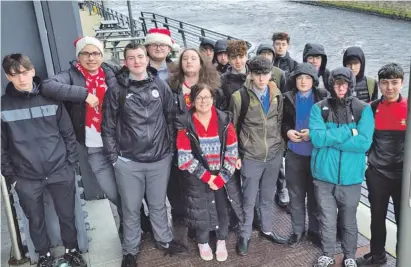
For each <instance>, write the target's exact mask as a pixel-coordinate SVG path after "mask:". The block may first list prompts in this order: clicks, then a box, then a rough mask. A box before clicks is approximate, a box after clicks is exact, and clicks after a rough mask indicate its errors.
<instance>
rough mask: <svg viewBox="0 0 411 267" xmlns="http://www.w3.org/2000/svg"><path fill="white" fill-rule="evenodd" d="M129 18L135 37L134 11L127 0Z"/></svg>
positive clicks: (132, 34) (132, 33)
mask: <svg viewBox="0 0 411 267" xmlns="http://www.w3.org/2000/svg"><path fill="white" fill-rule="evenodd" d="M127 9H128V18H129V19H130V30H131V36H135V30H134V19H133V11H132V10H131V3H130V0H127Z"/></svg>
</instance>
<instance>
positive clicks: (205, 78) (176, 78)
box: [167, 48, 221, 89]
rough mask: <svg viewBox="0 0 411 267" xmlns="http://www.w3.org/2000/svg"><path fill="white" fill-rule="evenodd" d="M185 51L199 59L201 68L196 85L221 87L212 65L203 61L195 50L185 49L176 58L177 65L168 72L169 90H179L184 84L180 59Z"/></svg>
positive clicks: (218, 76) (218, 75)
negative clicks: (194, 54) (190, 52)
mask: <svg viewBox="0 0 411 267" xmlns="http://www.w3.org/2000/svg"><path fill="white" fill-rule="evenodd" d="M187 51H194V52H196V53H197V55H198V56H199V57H200V65H201V68H200V74H199V79H198V83H205V84H207V85H208V86H210V87H211V88H213V89H216V88H219V87H220V85H221V82H220V74H219V73H218V71H217V69H216V68H215V67H214V66H213V65H211V63H210V62H208V61H206V60H205V59H204V56H203V55H202V54H201V53H200V52H199V51H198V49H196V48H186V49H184V50H183V52H181V54H180V56H179V58H178V63H177V64H174V66H173V67H172V68H171V70H170V76H169V78H168V80H167V82H168V85H169V86H170V88H172V89H177V88H181V85H182V84H183V83H184V71H183V67H182V59H183V56H184V53H185V52H187Z"/></svg>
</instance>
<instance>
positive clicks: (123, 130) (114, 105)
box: [101, 68, 174, 163]
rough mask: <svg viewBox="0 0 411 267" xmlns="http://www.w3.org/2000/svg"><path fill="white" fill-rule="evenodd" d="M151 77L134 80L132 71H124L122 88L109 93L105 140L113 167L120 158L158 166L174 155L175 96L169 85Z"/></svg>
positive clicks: (119, 76)
mask: <svg viewBox="0 0 411 267" xmlns="http://www.w3.org/2000/svg"><path fill="white" fill-rule="evenodd" d="M148 74H149V77H148V78H147V79H145V80H143V81H135V80H130V79H129V75H130V72H129V70H128V69H127V68H123V69H122V70H121V71H120V72H119V73H118V74H117V81H118V84H119V86H117V87H114V88H110V89H108V91H107V92H106V95H105V97H104V102H103V121H102V123H101V137H102V139H103V144H104V149H105V151H106V152H107V153H108V154H109V158H110V161H111V162H112V163H114V162H116V161H117V158H118V156H123V157H125V158H128V159H131V160H133V161H136V162H156V161H159V160H161V159H163V158H165V157H166V156H168V155H169V154H170V148H171V144H172V142H174V137H173V136H172V133H170V130H169V126H170V124H171V123H172V121H171V111H172V108H173V95H172V93H171V90H170V87H168V85H167V83H166V82H165V81H163V80H161V79H160V78H158V77H156V76H153V75H152V74H151V73H150V72H149V73H148ZM120 90H123V92H120ZM124 94H125V98H123V99H122V97H121V95H124Z"/></svg>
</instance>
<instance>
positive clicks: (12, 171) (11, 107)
mask: <svg viewBox="0 0 411 267" xmlns="http://www.w3.org/2000/svg"><path fill="white" fill-rule="evenodd" d="M34 83H35V84H36V86H40V89H37V90H35V91H34V92H32V93H28V92H21V91H18V90H17V89H16V88H15V87H14V86H13V84H12V83H9V84H8V85H7V87H6V93H5V95H3V96H2V97H1V112H2V114H1V172H2V174H3V175H4V176H5V177H6V178H7V179H8V180H9V182H10V183H14V182H15V181H16V180H18V179H19V178H20V179H21V178H24V179H46V178H47V177H51V176H53V175H54V174H59V172H60V171H62V170H64V168H65V167H67V164H74V163H76V162H77V161H78V157H77V144H76V138H75V135H74V131H73V126H72V124H71V121H70V118H69V116H68V114H67V111H66V109H65V108H64V105H63V104H62V103H61V102H58V101H55V100H51V99H49V98H46V97H44V96H42V94H41V82H40V79H39V78H37V77H35V78H34Z"/></svg>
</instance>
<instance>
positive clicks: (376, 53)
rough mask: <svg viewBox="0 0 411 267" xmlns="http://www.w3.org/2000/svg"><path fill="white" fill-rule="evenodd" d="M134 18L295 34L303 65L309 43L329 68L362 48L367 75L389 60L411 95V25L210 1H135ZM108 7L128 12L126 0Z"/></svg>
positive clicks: (278, 5)
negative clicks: (154, 16)
mask: <svg viewBox="0 0 411 267" xmlns="http://www.w3.org/2000/svg"><path fill="white" fill-rule="evenodd" d="M131 5H132V10H133V16H134V18H138V16H139V12H141V11H146V12H154V13H158V14H161V15H164V16H168V17H171V18H175V19H178V20H182V21H184V22H189V23H192V24H195V25H198V26H201V27H204V28H207V29H210V30H214V31H216V32H221V33H224V34H228V35H231V36H234V37H237V38H242V39H244V40H247V41H250V42H256V43H257V42H260V41H263V40H270V38H271V35H272V33H273V32H275V31H285V32H288V33H289V34H290V36H291V46H290V54H291V56H292V57H293V58H294V59H295V60H297V61H302V50H303V48H304V45H305V44H306V43H307V42H316V43H320V44H322V45H324V47H325V51H326V53H327V56H328V64H327V65H328V66H327V67H328V68H329V69H333V68H335V67H338V66H341V65H342V56H343V51H344V49H345V48H347V47H348V46H353V45H356V46H360V47H362V49H363V50H364V53H365V57H366V68H365V73H366V75H367V76H372V77H377V72H378V69H379V68H380V67H381V66H382V65H384V64H386V63H390V62H396V63H398V64H400V65H401V66H402V67H403V69H404V71H405V72H406V78H405V84H404V89H403V93H404V94H405V95H407V93H408V90H407V88H408V80H409V73H410V60H411V45H410V44H411V23H410V22H406V21H399V20H393V19H388V18H383V17H378V16H374V15H368V14H361V13H356V12H351V11H344V10H339V9H333V8H324V7H316V6H310V5H304V4H299V3H295V2H288V1H261V0H258V1H253V0H240V1H237V0H208V1H182V0H181V1H144V0H139V1H132V2H131ZM107 6H108V7H110V8H113V9H115V10H118V11H120V12H122V13H124V14H128V13H127V12H128V11H127V5H126V1H121V2H120V1H116V2H115V3H113V2H108V3H107Z"/></svg>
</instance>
